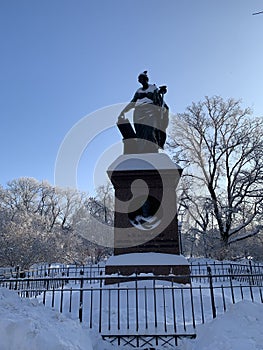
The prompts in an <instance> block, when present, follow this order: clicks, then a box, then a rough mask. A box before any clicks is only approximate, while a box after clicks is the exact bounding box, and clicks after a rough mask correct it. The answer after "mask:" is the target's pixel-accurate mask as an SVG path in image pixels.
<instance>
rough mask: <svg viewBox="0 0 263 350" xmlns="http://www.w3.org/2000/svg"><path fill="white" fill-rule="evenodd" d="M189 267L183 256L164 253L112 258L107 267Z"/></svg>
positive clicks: (125, 255)
mask: <svg viewBox="0 0 263 350" xmlns="http://www.w3.org/2000/svg"><path fill="white" fill-rule="evenodd" d="M138 264H140V265H156V264H158V265H172V266H173V265H189V263H188V261H187V260H186V258H185V257H184V256H183V255H175V254H164V253H129V254H121V255H114V256H111V257H110V258H109V259H108V260H107V263H106V265H114V266H115V265H117V266H118V265H119V266H123V265H129V266H131V265H138Z"/></svg>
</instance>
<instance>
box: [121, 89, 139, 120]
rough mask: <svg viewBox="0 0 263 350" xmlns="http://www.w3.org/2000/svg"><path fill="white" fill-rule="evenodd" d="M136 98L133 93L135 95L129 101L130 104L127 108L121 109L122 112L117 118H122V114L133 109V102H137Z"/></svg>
mask: <svg viewBox="0 0 263 350" xmlns="http://www.w3.org/2000/svg"><path fill="white" fill-rule="evenodd" d="M137 99H138V97H137V93H135V95H134V96H133V99H132V100H131V102H130V103H128V104H127V106H125V107H124V108H123V110H122V111H121V113H120V115H119V118H124V114H125V113H127V112H129V111H130V110H131V109H132V108H134V107H135V102H136V101H137Z"/></svg>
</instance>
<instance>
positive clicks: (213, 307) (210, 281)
mask: <svg viewBox="0 0 263 350" xmlns="http://www.w3.org/2000/svg"><path fill="white" fill-rule="evenodd" d="M207 274H208V279H209V287H210V296H211V306H212V315H213V318H216V306H215V296H214V289H213V276H212V271H211V267H210V266H207Z"/></svg>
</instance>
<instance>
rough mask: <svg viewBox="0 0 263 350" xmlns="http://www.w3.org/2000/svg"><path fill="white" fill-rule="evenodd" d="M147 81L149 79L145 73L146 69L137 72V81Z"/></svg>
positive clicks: (143, 82) (142, 82)
mask: <svg viewBox="0 0 263 350" xmlns="http://www.w3.org/2000/svg"><path fill="white" fill-rule="evenodd" d="M148 81H149V78H148V75H147V70H145V71H144V72H143V73H141V74H139V76H138V82H139V83H141V84H145V83H148Z"/></svg>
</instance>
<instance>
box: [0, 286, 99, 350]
mask: <svg viewBox="0 0 263 350" xmlns="http://www.w3.org/2000/svg"><path fill="white" fill-rule="evenodd" d="M0 349H1V350H29V349H30V350H47V349H48V350H84V349H85V350H92V345H91V341H90V337H89V333H88V330H87V329H84V328H83V327H82V326H81V325H80V324H79V322H77V321H74V320H70V319H69V318H67V317H66V316H64V315H62V314H60V313H58V312H56V311H54V310H50V309H48V308H46V307H45V306H44V305H43V304H39V303H38V301H37V299H31V300H29V299H21V298H19V297H18V295H17V294H16V293H15V292H13V291H10V290H8V289H4V288H0Z"/></svg>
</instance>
